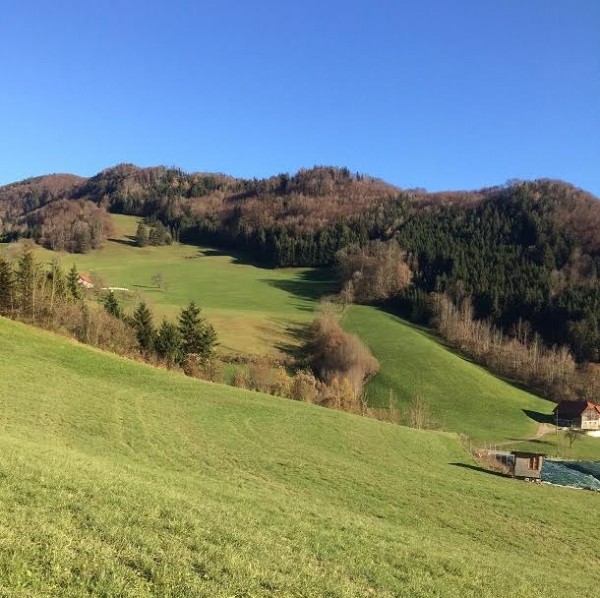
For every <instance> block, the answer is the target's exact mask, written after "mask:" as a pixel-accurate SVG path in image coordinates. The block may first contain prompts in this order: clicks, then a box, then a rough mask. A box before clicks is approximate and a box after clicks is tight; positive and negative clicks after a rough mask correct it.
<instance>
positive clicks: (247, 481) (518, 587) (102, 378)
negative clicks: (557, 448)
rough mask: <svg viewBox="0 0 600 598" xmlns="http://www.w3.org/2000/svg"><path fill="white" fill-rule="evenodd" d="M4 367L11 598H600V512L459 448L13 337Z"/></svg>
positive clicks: (583, 499) (2, 428)
mask: <svg viewBox="0 0 600 598" xmlns="http://www.w3.org/2000/svg"><path fill="white" fill-rule="evenodd" d="M0 356H2V359H0V380H1V381H2V385H1V391H0V595H3V596H36V597H37V596H57V595H60V596H81V595H83V594H88V593H91V594H93V595H104V596H117V595H118V596H136V597H139V596H150V595H155V596H183V595H185V596H211V597H212V596H266V595H279V596H332V597H333V596H369V595H373V596H411V597H415V596H423V597H425V596H461V597H464V596H477V597H482V596H494V597H497V596H544V597H545V598H547V597H549V596H564V595H565V593H567V592H568V593H569V594H570V595H576V596H581V597H585V596H590V597H591V596H596V595H597V588H598V585H599V584H600V557H599V556H598V555H600V540H598V538H597V535H596V534H594V533H590V526H589V521H590V514H591V513H593V512H594V511H595V509H596V508H597V497H596V496H594V495H593V494H591V493H585V492H575V491H570V490H566V489H561V488H555V487H549V486H538V485H533V484H526V483H522V482H517V481H514V480H508V479H503V478H499V477H496V476H493V475H489V474H486V473H483V472H481V471H478V470H476V469H475V468H473V467H471V464H470V462H469V461H468V459H467V458H466V456H465V453H464V452H463V451H462V449H461V448H460V446H459V444H458V443H457V442H456V440H455V439H454V438H453V437H452V436H450V435H446V434H442V433H437V432H420V431H415V430H409V429H404V428H401V427H398V426H393V425H390V424H385V423H380V422H376V421H373V420H366V419H360V418H358V417H354V416H351V415H347V414H344V413H339V412H335V411H330V410H325V409H320V408H317V407H313V406H310V405H305V404H301V403H295V402H291V401H286V400H283V399H275V398H270V397H267V396H264V395H260V394H256V393H250V392H244V391H240V390H235V389H231V388H228V387H224V386H218V385H212V384H208V383H202V382H198V381H195V380H192V379H188V378H185V377H183V376H180V375H177V374H173V373H169V372H165V371H160V370H155V369H152V368H150V367H148V366H145V365H140V364H136V363H133V362H128V361H126V360H123V359H120V358H117V357H114V356H110V355H106V354H103V353H101V352H98V351H95V350H93V349H90V348H88V347H83V346H80V345H77V344H75V343H72V342H69V341H67V340H65V339H62V338H58V337H55V336H53V335H51V334H49V333H45V332H40V331H36V330H33V329H29V328H27V327H26V326H24V325H21V324H17V323H14V322H10V321H7V320H3V319H0ZM581 563H585V574H582V575H573V573H572V572H573V571H574V570H579V568H580V567H581Z"/></svg>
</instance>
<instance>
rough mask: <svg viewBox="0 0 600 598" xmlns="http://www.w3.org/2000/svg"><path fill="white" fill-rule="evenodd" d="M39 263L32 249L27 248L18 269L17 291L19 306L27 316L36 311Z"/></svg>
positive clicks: (31, 315) (20, 259)
mask: <svg viewBox="0 0 600 598" xmlns="http://www.w3.org/2000/svg"><path fill="white" fill-rule="evenodd" d="M36 271H37V264H36V261H35V257H34V256H33V253H32V251H31V250H27V251H25V252H24V253H23V255H22V256H21V257H20V258H19V263H18V265H17V271H16V291H17V299H18V308H19V310H20V312H21V313H22V314H23V315H24V316H26V317H33V315H34V313H35V283H36V273H37V272H36Z"/></svg>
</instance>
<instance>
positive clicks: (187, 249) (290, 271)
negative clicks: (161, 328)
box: [15, 215, 331, 354]
mask: <svg viewBox="0 0 600 598" xmlns="http://www.w3.org/2000/svg"><path fill="white" fill-rule="evenodd" d="M113 220H114V222H115V225H116V226H115V228H116V232H115V235H114V238H113V239H112V240H110V241H108V242H107V243H106V244H105V246H104V247H102V248H100V249H98V250H95V251H92V252H90V253H88V254H85V255H76V256H74V255H71V254H62V255H60V260H61V262H62V264H63V267H65V268H67V269H68V268H70V267H71V265H72V264H73V263H75V264H76V265H77V268H78V270H79V271H80V272H85V273H90V274H94V275H96V276H98V277H99V279H100V280H101V281H102V283H103V284H104V285H105V286H111V287H123V288H126V289H128V290H129V292H126V293H120V296H121V299H122V301H124V303H125V305H127V306H129V307H130V308H131V309H133V306H134V304H135V303H136V302H137V301H139V300H140V299H144V300H145V301H147V302H148V304H149V305H150V306H151V307H152V309H153V311H154V313H155V315H156V317H157V319H158V318H160V317H162V316H165V315H166V316H170V317H175V316H176V314H177V312H178V311H179V309H181V307H183V306H185V305H186V304H187V303H189V301H190V300H191V299H194V300H195V301H196V302H197V303H198V305H200V306H201V307H202V310H203V314H204V315H205V316H206V317H207V318H208V319H209V320H210V322H211V323H212V324H213V325H214V326H215V328H216V330H217V333H218V335H219V342H220V350H221V351H222V352H225V353H234V352H242V353H271V354H281V350H282V348H284V347H287V346H288V345H294V344H295V343H296V342H297V340H296V336H295V334H294V332H295V330H296V329H297V327H298V326H301V325H303V324H306V323H307V322H309V321H310V320H311V319H312V317H313V314H314V311H315V308H316V306H317V303H318V299H319V298H320V297H321V296H322V295H323V294H325V293H327V292H329V291H330V290H331V284H330V280H329V278H330V275H329V272H328V271H326V270H318V269H311V268H286V269H277V270H270V269H265V268H259V267H256V266H254V265H252V264H248V263H245V262H244V260H243V257H242V256H238V255H236V254H232V253H222V252H219V251H217V250H214V249H209V248H199V247H195V246H191V245H183V244H174V245H171V246H164V247H143V248H140V247H136V246H135V245H134V244H133V243H132V241H131V237H133V235H134V234H135V230H136V227H137V223H138V219H136V218H135V217H131V216H119V215H113ZM15 250H16V248H15ZM37 254H38V256H39V258H40V259H41V260H44V261H50V260H51V259H52V258H53V257H56V254H55V253H53V252H51V251H47V250H44V249H41V248H40V249H38V250H37ZM156 274H162V276H163V277H164V279H165V281H166V285H165V288H163V289H159V288H157V286H156V284H155V283H154V282H153V280H152V279H153V277H154V276H155V275H156Z"/></svg>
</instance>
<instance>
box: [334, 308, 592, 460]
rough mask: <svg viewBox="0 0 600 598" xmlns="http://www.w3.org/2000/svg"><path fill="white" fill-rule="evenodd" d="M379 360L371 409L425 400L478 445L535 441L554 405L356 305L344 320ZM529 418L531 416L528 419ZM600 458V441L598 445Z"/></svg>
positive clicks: (438, 418) (370, 389)
mask: <svg viewBox="0 0 600 598" xmlns="http://www.w3.org/2000/svg"><path fill="white" fill-rule="evenodd" d="M343 325H344V327H345V328H346V329H348V330H350V331H352V332H354V333H356V334H358V335H359V336H360V337H361V338H362V339H363V340H364V341H365V342H366V343H367V344H368V346H369V347H370V349H371V351H372V352H373V354H374V355H375V357H376V358H377V359H378V360H379V363H380V366H381V370H380V373H379V374H377V376H375V377H374V378H373V379H372V380H371V381H370V382H369V384H368V385H367V397H368V399H369V401H370V402H371V404H373V405H382V406H387V404H388V402H389V398H390V393H391V396H392V399H393V400H394V401H395V402H396V403H397V405H398V406H399V408H400V411H401V412H405V413H406V411H407V410H408V409H409V406H410V404H411V402H412V401H413V400H414V399H415V397H420V398H421V399H422V400H423V402H425V403H426V404H427V405H428V406H429V407H430V410H431V416H432V417H431V420H432V422H433V423H434V424H438V425H440V426H442V427H443V428H444V429H446V430H451V431H453V432H460V433H464V434H467V435H469V436H470V437H471V438H472V439H473V441H475V442H506V441H511V440H515V441H517V440H520V439H525V438H530V437H533V436H534V435H535V434H536V431H537V428H538V424H537V423H536V421H534V419H532V417H530V415H531V414H535V413H539V414H549V413H551V412H552V409H553V408H554V403H551V402H550V401H546V400H544V399H541V398H539V397H537V396H535V395H533V394H531V393H529V392H526V391H524V390H521V389H520V388H518V387H516V386H513V385H511V384H508V383H507V382H506V381H504V380H502V379H500V378H498V377H497V376H494V375H493V374H491V373H490V372H488V371H487V370H485V369H483V368H481V367H479V366H478V365H476V364H474V363H472V362H470V361H469V360H467V359H465V358H463V357H461V356H460V355H457V354H456V353H454V352H452V351H451V350H449V349H448V348H446V347H445V346H444V345H443V344H441V343H440V342H439V340H438V339H437V338H435V337H434V336H433V335H432V333H431V332H429V331H427V330H420V329H418V328H417V327H415V326H412V325H411V324H409V323H407V322H405V321H403V320H401V319H400V318H398V317H396V316H394V315H391V314H389V313H386V312H384V311H380V310H376V309H374V308H371V307H364V306H354V307H352V308H350V309H349V310H348V311H347V312H346V314H345V316H344V319H343ZM528 413H529V414H528ZM597 451H598V452H597V455H598V457H599V458H600V441H599V442H598V445H597Z"/></svg>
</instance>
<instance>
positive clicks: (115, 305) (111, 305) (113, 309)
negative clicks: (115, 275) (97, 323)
mask: <svg viewBox="0 0 600 598" xmlns="http://www.w3.org/2000/svg"><path fill="white" fill-rule="evenodd" d="M102 305H103V307H104V309H105V310H106V312H107V313H109V314H110V315H111V316H114V317H115V318H118V319H119V320H120V319H122V317H123V309H122V308H121V305H120V303H119V300H118V299H117V297H116V296H115V294H114V293H113V292H112V291H109V292H108V294H107V295H105V296H104V297H103V298H102Z"/></svg>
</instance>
